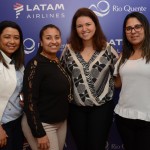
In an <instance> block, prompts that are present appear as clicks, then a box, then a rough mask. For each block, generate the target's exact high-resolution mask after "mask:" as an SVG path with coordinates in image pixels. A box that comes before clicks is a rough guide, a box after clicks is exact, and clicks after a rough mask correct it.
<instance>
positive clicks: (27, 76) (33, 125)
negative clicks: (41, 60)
mask: <svg viewBox="0 0 150 150" xmlns="http://www.w3.org/2000/svg"><path fill="white" fill-rule="evenodd" d="M40 82H41V72H40V69H39V66H38V62H37V60H33V61H31V62H30V63H29V64H28V65H27V66H26V68H25V72H24V81H23V93H24V111H25V113H26V116H27V121H28V124H29V126H30V129H31V132H32V134H33V136H34V137H36V138H39V137H43V136H45V135H46V133H45V130H44V128H43V126H42V123H41V122H40V118H39V112H38V109H37V104H38V100H39V88H40Z"/></svg>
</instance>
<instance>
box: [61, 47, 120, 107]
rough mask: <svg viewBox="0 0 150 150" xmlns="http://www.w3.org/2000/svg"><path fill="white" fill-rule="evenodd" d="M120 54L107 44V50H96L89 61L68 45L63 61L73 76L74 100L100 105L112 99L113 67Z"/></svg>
mask: <svg viewBox="0 0 150 150" xmlns="http://www.w3.org/2000/svg"><path fill="white" fill-rule="evenodd" d="M117 58H118V54H117V52H116V51H115V50H114V48H113V47H112V46H110V45H109V44H107V47H106V49H105V50H103V51H101V52H98V51H95V53H94V54H93V56H92V57H91V59H90V60H89V62H86V61H84V59H83V57H82V56H81V54H80V53H79V52H74V51H73V50H72V49H71V47H70V45H66V47H65V49H64V51H63V53H62V56H61V63H62V65H63V67H64V68H65V69H66V70H67V71H68V73H69V74H70V75H71V77H72V82H73V85H74V87H73V90H74V91H73V95H74V100H73V101H72V102H73V103H75V104H76V105H79V106H93V105H96V106H100V105H102V104H104V103H106V102H107V101H110V100H112V97H113V91H114V82H113V69H114V64H115V62H116V61H117Z"/></svg>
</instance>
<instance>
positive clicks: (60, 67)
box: [50, 60, 73, 102]
mask: <svg viewBox="0 0 150 150" xmlns="http://www.w3.org/2000/svg"><path fill="white" fill-rule="evenodd" d="M50 62H51V63H52V62H53V63H55V64H57V67H58V68H59V69H60V71H61V72H62V73H63V74H64V76H65V77H66V78H67V80H68V82H69V86H70V88H69V95H68V101H69V102H71V101H72V100H73V96H72V82H71V78H70V76H69V75H68V73H67V72H66V71H65V69H64V68H63V67H62V66H61V64H60V63H59V61H55V60H50Z"/></svg>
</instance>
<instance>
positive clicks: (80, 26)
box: [76, 16, 96, 41]
mask: <svg viewBox="0 0 150 150" xmlns="http://www.w3.org/2000/svg"><path fill="white" fill-rule="evenodd" d="M76 30H77V33H78V35H79V37H80V38H81V39H82V40H83V41H92V39H93V36H94V34H95V31H96V27H95V23H94V22H93V20H92V19H91V18H90V17H87V16H81V17H79V18H78V19H77V21H76Z"/></svg>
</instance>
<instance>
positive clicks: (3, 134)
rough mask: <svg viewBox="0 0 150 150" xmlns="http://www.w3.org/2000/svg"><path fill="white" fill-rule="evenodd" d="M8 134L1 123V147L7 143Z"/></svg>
mask: <svg viewBox="0 0 150 150" xmlns="http://www.w3.org/2000/svg"><path fill="white" fill-rule="evenodd" d="M7 137H8V136H7V134H6V132H5V130H4V129H3V127H2V126H1V125H0V148H2V147H4V146H5V145H6V144H7Z"/></svg>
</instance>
